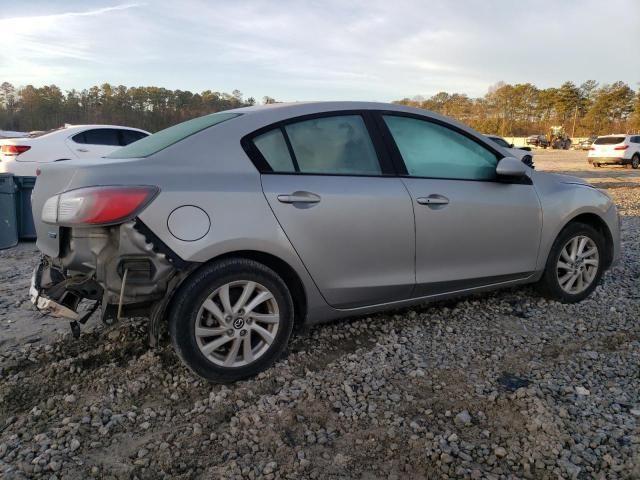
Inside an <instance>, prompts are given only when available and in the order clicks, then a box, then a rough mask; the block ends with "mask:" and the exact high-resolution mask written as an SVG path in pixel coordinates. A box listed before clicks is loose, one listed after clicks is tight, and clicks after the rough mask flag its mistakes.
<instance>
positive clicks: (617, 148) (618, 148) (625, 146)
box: [613, 145, 629, 150]
mask: <svg viewBox="0 0 640 480" xmlns="http://www.w3.org/2000/svg"><path fill="white" fill-rule="evenodd" d="M627 148H629V145H621V146H619V147H614V148H613V149H614V150H626V149H627Z"/></svg>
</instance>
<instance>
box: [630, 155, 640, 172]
mask: <svg viewBox="0 0 640 480" xmlns="http://www.w3.org/2000/svg"><path fill="white" fill-rule="evenodd" d="M631 168H633V169H635V170H637V169H638V168H640V155H638V154H637V153H636V154H635V155H634V156H633V158H632V159H631Z"/></svg>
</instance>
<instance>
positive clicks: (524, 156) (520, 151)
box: [484, 134, 533, 168]
mask: <svg viewBox="0 0 640 480" xmlns="http://www.w3.org/2000/svg"><path fill="white" fill-rule="evenodd" d="M484 136H485V137H487V138H488V139H489V140H491V141H493V142H494V143H497V144H498V145H500V146H501V147H502V148H504V149H505V150H508V151H509V153H510V154H511V155H513V157H514V158H517V159H518V160H521V161H522V162H523V163H524V164H525V165H528V166H529V167H531V168H533V153H531V147H519V148H516V147H514V146H513V143H509V142H507V141H506V140H505V139H504V138H502V137H499V136H497V135H487V134H485V135H484Z"/></svg>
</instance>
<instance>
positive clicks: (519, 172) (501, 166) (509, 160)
mask: <svg viewBox="0 0 640 480" xmlns="http://www.w3.org/2000/svg"><path fill="white" fill-rule="evenodd" d="M527 169H528V167H527V166H526V165H525V164H524V163H522V162H521V161H520V160H518V159H517V158H513V157H504V158H503V159H502V160H500V161H499V162H498V166H497V167H496V174H497V175H498V176H501V177H524V176H525V175H526V174H527Z"/></svg>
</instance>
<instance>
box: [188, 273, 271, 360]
mask: <svg viewBox="0 0 640 480" xmlns="http://www.w3.org/2000/svg"><path fill="white" fill-rule="evenodd" d="M279 325H280V312H279V309H278V303H277V302H276V300H275V297H274V295H273V293H272V292H271V291H269V289H267V288H266V287H265V286H263V285H261V284H259V283H257V282H252V281H248V280H247V281H245V280H240V281H233V282H230V283H226V284H224V285H222V286H221V287H219V288H218V289H216V290H215V291H214V292H213V293H212V294H211V295H209V297H207V299H206V300H205V301H204V302H203V304H202V306H201V307H200V309H199V311H198V314H197V316H196V328H195V337H196V343H197V345H198V348H199V349H200V352H201V353H202V354H203V355H204V356H205V357H206V358H207V359H208V360H209V361H211V362H213V363H215V364H216V365H219V366H222V367H228V368H233V367H242V366H245V365H248V364H250V363H253V362H255V361H256V360H257V359H258V358H260V357H261V356H262V355H264V353H265V352H267V350H269V347H270V346H271V344H272V343H273V342H274V340H275V338H276V334H277V332H278V328H279Z"/></svg>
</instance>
